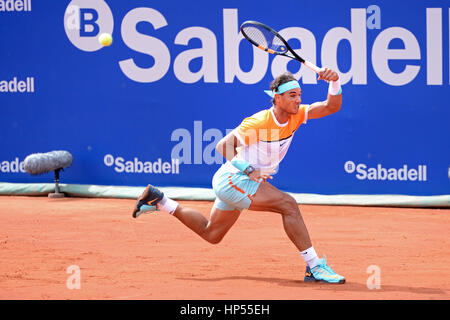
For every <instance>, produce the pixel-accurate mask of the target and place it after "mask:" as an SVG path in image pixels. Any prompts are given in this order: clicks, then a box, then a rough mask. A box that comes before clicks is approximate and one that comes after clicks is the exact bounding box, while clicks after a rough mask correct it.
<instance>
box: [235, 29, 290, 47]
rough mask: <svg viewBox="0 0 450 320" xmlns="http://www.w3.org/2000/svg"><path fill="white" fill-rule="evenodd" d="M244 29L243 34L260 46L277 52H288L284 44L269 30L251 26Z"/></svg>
mask: <svg viewBox="0 0 450 320" xmlns="http://www.w3.org/2000/svg"><path fill="white" fill-rule="evenodd" d="M242 29H243V32H244V33H245V34H246V35H247V36H248V37H249V38H250V39H252V40H253V41H254V42H256V43H257V44H258V45H261V46H263V47H265V48H267V49H271V50H274V51H277V52H284V51H286V47H285V45H284V43H283V42H282V41H281V40H280V39H279V38H278V37H277V36H276V35H274V34H273V33H272V32H270V31H269V30H267V29H265V28H263V27H260V26H257V25H251V24H249V25H246V26H244V27H243V28H242Z"/></svg>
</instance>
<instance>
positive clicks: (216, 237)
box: [203, 233, 223, 244]
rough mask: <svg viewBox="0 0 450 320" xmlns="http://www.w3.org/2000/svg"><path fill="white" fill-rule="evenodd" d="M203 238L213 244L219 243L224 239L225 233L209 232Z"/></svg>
mask: <svg viewBox="0 0 450 320" xmlns="http://www.w3.org/2000/svg"><path fill="white" fill-rule="evenodd" d="M203 238H204V239H205V240H206V241H208V242H209V243H211V244H218V243H220V241H222V239H223V235H218V234H211V233H208V234H205V235H204V237H203Z"/></svg>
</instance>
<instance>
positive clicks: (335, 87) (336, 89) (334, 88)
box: [328, 79, 342, 96]
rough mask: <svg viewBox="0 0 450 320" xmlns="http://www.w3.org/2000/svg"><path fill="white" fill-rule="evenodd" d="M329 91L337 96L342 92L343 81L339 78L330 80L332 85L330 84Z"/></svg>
mask: <svg viewBox="0 0 450 320" xmlns="http://www.w3.org/2000/svg"><path fill="white" fill-rule="evenodd" d="M328 93H329V94H331V95H332V96H337V95H340V94H341V93H342V88H341V82H340V81H339V79H337V80H336V81H330V85H329V86H328Z"/></svg>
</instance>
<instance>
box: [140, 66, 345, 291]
mask: <svg viewBox="0 0 450 320" xmlns="http://www.w3.org/2000/svg"><path fill="white" fill-rule="evenodd" d="M320 79H322V80H325V81H328V82H329V83H330V84H329V89H328V96H327V99H326V100H325V101H320V102H315V103H313V104H311V105H301V104H300V102H301V93H302V91H301V88H300V85H299V83H298V82H297V80H295V78H294V76H293V75H292V74H291V73H289V72H287V73H284V74H282V75H280V76H278V77H277V78H275V79H274V80H273V81H272V83H271V85H270V89H271V90H270V91H266V93H268V94H269V95H270V96H271V97H272V98H273V100H272V102H273V106H272V107H271V108H270V109H266V110H263V111H260V112H258V113H256V114H254V115H252V116H250V117H248V118H245V119H244V120H243V121H242V123H241V124H240V125H239V126H238V127H237V128H236V129H235V130H233V131H232V132H231V133H229V134H228V135H227V136H225V137H224V138H223V139H222V140H221V141H219V143H218V144H217V147H216V149H217V151H218V152H220V153H221V154H222V155H223V156H224V157H225V158H226V160H227V161H226V163H225V164H223V165H222V166H221V167H220V169H219V170H218V171H217V172H216V173H215V175H214V177H213V181H212V185H213V189H214V192H215V194H216V196H217V197H216V201H215V202H214V206H213V208H212V210H211V213H210V219H209V220H208V219H206V218H205V217H204V216H203V214H201V213H200V212H198V211H196V210H193V209H190V208H185V207H181V206H180V205H179V204H178V203H177V202H175V201H174V200H172V199H170V198H167V197H165V196H164V194H163V193H162V192H161V191H160V190H158V189H157V188H155V187H153V186H151V185H149V186H147V188H146V189H145V190H144V192H143V193H142V194H141V195H140V197H139V198H138V201H137V204H136V207H135V208H134V209H133V217H135V218H136V217H137V216H138V215H139V214H141V213H143V210H144V208H143V206H152V207H145V208H147V209H148V208H153V210H156V209H159V210H163V211H167V212H169V213H170V214H172V215H173V216H174V217H176V218H177V219H178V220H180V221H181V222H182V223H183V224H184V225H186V226H187V227H188V228H190V229H191V230H193V231H194V232H195V233H197V234H198V235H199V236H200V237H202V238H203V239H205V240H206V241H208V242H210V243H213V244H216V243H219V242H220V241H221V240H222V238H223V237H224V236H225V234H226V233H227V232H228V230H230V228H231V227H232V226H233V224H234V223H235V222H236V220H237V219H238V218H239V215H240V214H241V212H242V210H243V209H248V210H254V211H269V212H276V213H279V214H281V215H282V220H283V227H284V230H285V232H286V234H287V235H288V237H289V239H290V240H291V241H292V242H293V244H294V245H295V246H296V247H297V249H298V250H299V252H300V254H301V256H302V258H303V259H304V261H305V262H306V264H307V267H306V273H305V278H304V280H305V281H321V282H326V283H344V282H345V278H344V277H343V276H340V275H338V274H337V273H336V272H334V271H333V270H332V269H331V268H330V267H329V266H328V265H327V262H326V258H322V259H319V257H318V256H317V254H316V252H315V250H314V247H313V246H312V243H311V239H310V237H309V234H308V230H307V228H306V225H305V223H304V221H303V218H302V215H301V213H300V210H299V207H298V204H297V202H296V201H295V199H294V198H293V197H291V196H290V195H288V194H287V193H285V192H283V191H280V190H278V189H277V188H275V187H274V186H273V185H272V184H270V183H269V182H268V181H267V180H268V179H272V175H273V174H274V173H275V171H276V169H277V167H278V165H279V163H280V162H281V160H282V159H283V158H284V156H285V155H286V152H287V150H288V148H289V145H290V143H291V141H292V138H293V136H294V132H295V131H296V130H297V129H298V128H299V127H300V125H302V124H304V123H306V122H307V120H309V119H317V118H322V117H325V116H328V115H330V114H333V113H335V112H337V111H339V109H340V107H341V103H342V90H341V86H340V83H339V76H338V74H337V73H336V72H335V71H333V70H331V69H329V68H325V69H324V71H323V72H321V73H320V74H319V80H320Z"/></svg>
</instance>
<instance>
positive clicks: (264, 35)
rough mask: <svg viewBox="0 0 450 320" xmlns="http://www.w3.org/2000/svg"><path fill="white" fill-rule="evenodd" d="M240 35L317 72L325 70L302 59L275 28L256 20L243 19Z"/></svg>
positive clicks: (263, 48) (264, 48)
mask: <svg viewBox="0 0 450 320" xmlns="http://www.w3.org/2000/svg"><path fill="white" fill-rule="evenodd" d="M241 32H242V35H243V36H244V37H245V39H247V40H248V41H250V43H251V44H253V45H254V46H257V47H258V48H260V49H261V50H264V51H267V52H269V53H271V54H277V55H281V56H285V57H288V58H291V59H295V60H298V61H300V62H301V63H303V64H304V65H305V66H307V67H308V68H310V69H312V70H314V71H315V72H316V73H317V74H319V73H320V72H323V71H325V69H324V68H319V67H318V66H316V65H315V64H313V63H311V62H309V61H307V60H305V59H303V58H302V57H300V56H299V55H298V54H297V53H295V51H294V50H293V49H292V48H291V47H290V46H289V45H288V43H287V41H286V40H284V38H283V37H282V36H281V35H280V34H279V33H278V32H276V31H275V30H273V29H272V28H270V27H268V26H266V25H265V24H262V23H260V22H257V21H245V22H244V23H243V24H242V25H241Z"/></svg>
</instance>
